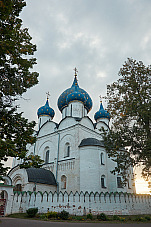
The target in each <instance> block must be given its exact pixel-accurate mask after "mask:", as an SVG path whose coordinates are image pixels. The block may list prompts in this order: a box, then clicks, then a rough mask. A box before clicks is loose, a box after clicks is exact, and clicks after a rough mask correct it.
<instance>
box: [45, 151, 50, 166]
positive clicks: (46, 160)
mask: <svg viewBox="0 0 151 227" xmlns="http://www.w3.org/2000/svg"><path fill="white" fill-rule="evenodd" d="M45 163H46V164H47V163H49V150H48V151H46V157H45Z"/></svg>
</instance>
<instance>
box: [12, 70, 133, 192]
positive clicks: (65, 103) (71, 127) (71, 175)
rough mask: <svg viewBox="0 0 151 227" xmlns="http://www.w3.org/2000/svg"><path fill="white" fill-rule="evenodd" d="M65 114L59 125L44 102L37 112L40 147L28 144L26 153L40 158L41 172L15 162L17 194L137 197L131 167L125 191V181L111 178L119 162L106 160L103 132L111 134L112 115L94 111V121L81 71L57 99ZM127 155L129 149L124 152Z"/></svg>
mask: <svg viewBox="0 0 151 227" xmlns="http://www.w3.org/2000/svg"><path fill="white" fill-rule="evenodd" d="M58 108H59V110H60V112H61V113H62V119H61V121H60V122H59V123H56V122H54V121H53V117H54V115H55V112H54V110H53V109H52V108H51V107H50V106H49V102H48V97H47V101H46V104H45V105H44V106H42V107H40V108H39V109H38V112H37V115H38V131H37V133H36V137H37V140H36V143H35V144H34V145H28V150H29V152H28V155H30V154H32V155H39V156H40V157H41V159H43V160H44V164H43V166H42V168H39V169H38V168H37V169H36V168H29V169H20V168H19V165H18V164H19V163H20V162H21V161H19V160H17V159H15V158H14V160H13V168H12V169H11V170H10V172H9V173H8V176H9V177H10V178H11V180H12V184H13V185H14V190H16V191H36V192H38V191H40V192H42V193H43V192H45V191H47V192H50V191H52V192H55V191H57V192H60V191H61V192H65V191H66V192H67V193H70V192H71V191H72V192H73V193H75V192H76V191H77V192H79V193H80V192H81V191H82V192H86V191H87V192H89V193H90V192H99V193H100V192H121V191H122V192H128V193H135V184H134V174H133V169H132V168H130V169H129V172H128V176H129V180H128V183H127V185H126V186H125V187H124V186H123V185H122V184H121V180H122V177H121V176H120V175H118V174H115V175H114V174H112V173H111V170H113V169H114V168H115V167H116V165H117V164H116V162H114V161H113V160H112V159H111V158H109V157H108V154H107V152H106V150H105V148H104V143H103V139H102V136H101V131H100V130H101V128H102V127H104V129H106V130H109V122H110V114H109V113H108V112H107V111H106V110H105V109H104V108H103V105H102V102H101V104H100V109H99V110H98V111H97V112H96V113H95V116H94V119H95V121H96V122H95V123H94V122H93V121H92V120H91V119H90V118H89V116H88V113H89V111H90V110H91V108H92V99H91V98H90V96H89V94H88V93H87V92H86V91H85V90H84V89H82V88H80V87H79V85H78V81H77V71H76V69H75V76H74V81H73V84H72V86H71V87H70V88H68V89H66V90H65V91H64V92H63V93H62V94H61V95H60V97H59V99H58ZM123 152H126V151H123Z"/></svg>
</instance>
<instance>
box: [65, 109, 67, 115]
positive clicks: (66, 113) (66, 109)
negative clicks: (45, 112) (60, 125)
mask: <svg viewBox="0 0 151 227" xmlns="http://www.w3.org/2000/svg"><path fill="white" fill-rule="evenodd" d="M66 116H67V107H66V108H65V117H66Z"/></svg>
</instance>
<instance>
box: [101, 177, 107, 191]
mask: <svg viewBox="0 0 151 227" xmlns="http://www.w3.org/2000/svg"><path fill="white" fill-rule="evenodd" d="M101 188H106V182H105V176H104V175H102V176H101Z"/></svg>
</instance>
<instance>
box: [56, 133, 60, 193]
mask: <svg viewBox="0 0 151 227" xmlns="http://www.w3.org/2000/svg"><path fill="white" fill-rule="evenodd" d="M59 145H60V134H59V133H58V152H57V163H56V182H57V194H58V193H59V182H58V159H59Z"/></svg>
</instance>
